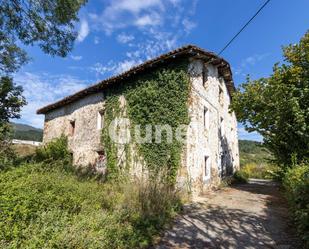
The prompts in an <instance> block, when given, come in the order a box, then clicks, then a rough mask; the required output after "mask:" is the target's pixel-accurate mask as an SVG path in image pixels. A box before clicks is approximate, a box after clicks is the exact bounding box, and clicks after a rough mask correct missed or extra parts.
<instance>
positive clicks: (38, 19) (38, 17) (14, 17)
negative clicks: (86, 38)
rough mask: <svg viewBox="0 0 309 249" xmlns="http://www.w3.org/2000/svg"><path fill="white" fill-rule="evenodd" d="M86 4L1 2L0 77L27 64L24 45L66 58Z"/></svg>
mask: <svg viewBox="0 0 309 249" xmlns="http://www.w3.org/2000/svg"><path fill="white" fill-rule="evenodd" d="M86 1H87V0H9V1H8V0H0V75H3V74H4V73H5V74H6V73H11V72H14V71H16V70H18V68H19V67H20V66H22V65H23V64H24V63H25V62H26V61H27V59H28V57H27V54H26V52H25V51H24V50H23V49H22V48H21V46H20V45H21V44H24V45H35V44H36V45H38V46H39V47H40V48H41V49H42V50H43V51H44V52H45V53H47V54H51V55H58V56H62V57H64V56H66V55H67V53H68V52H69V51H70V50H71V49H72V46H73V42H74V40H75V38H76V35H77V34H76V32H75V31H74V23H75V22H76V21H77V20H78V16H77V15H78V11H79V9H80V7H81V6H82V5H84V4H85V2H86Z"/></svg>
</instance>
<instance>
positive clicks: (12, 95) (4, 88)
mask: <svg viewBox="0 0 309 249" xmlns="http://www.w3.org/2000/svg"><path fill="white" fill-rule="evenodd" d="M22 92H23V89H22V87H21V86H15V85H14V84H13V80H12V78H9V77H1V78H0V126H1V125H2V124H4V123H8V122H9V119H11V118H19V117H20V110H21V108H22V107H23V106H24V105H25V104H26V100H25V98H24V97H23V96H22Z"/></svg>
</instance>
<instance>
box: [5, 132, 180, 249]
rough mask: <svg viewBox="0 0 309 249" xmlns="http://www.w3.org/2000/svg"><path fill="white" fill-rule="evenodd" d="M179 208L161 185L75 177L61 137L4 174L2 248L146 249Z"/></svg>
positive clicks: (170, 191)
mask: <svg viewBox="0 0 309 249" xmlns="http://www.w3.org/2000/svg"><path fill="white" fill-rule="evenodd" d="M180 208H181V202H180V197H179V194H178V193H177V192H176V191H175V190H174V189H173V188H170V187H169V186H166V185H164V184H162V183H161V182H160V181H159V180H154V179H153V180H152V181H148V180H134V181H133V180H126V181H123V182H117V183H114V182H105V183H103V182H100V181H97V180H95V179H93V178H89V177H88V178H87V179H85V178H83V177H81V176H80V174H76V170H75V169H74V168H73V167H72V166H71V165H70V154H69V153H68V152H67V150H66V139H65V138H64V137H62V138H60V139H58V140H56V141H53V142H52V143H51V144H49V145H47V146H45V147H43V148H40V149H38V150H37V153H36V156H35V157H34V161H33V162H32V163H22V164H20V165H18V166H16V167H11V168H8V169H6V170H3V171H0V248H74V249H78V248H144V247H148V246H149V245H150V244H151V243H152V240H153V238H154V236H155V235H157V234H158V233H159V231H160V230H161V229H162V228H163V226H164V225H165V224H166V223H168V221H169V220H170V219H171V218H172V217H173V216H174V215H175V214H176V212H177V211H179V210H180Z"/></svg>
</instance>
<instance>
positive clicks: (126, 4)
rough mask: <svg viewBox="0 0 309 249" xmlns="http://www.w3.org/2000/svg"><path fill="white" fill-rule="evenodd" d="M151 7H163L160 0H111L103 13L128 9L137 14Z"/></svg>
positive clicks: (114, 12) (112, 13)
mask: <svg viewBox="0 0 309 249" xmlns="http://www.w3.org/2000/svg"><path fill="white" fill-rule="evenodd" d="M153 7H155V8H159V9H163V4H162V2H161V0H118V1H112V2H111V4H110V5H109V6H108V7H107V8H106V9H105V13H106V14H111V15H114V14H117V13H119V12H123V11H128V12H131V13H132V14H139V13H140V12H141V11H142V10H145V9H146V10H147V9H149V8H153Z"/></svg>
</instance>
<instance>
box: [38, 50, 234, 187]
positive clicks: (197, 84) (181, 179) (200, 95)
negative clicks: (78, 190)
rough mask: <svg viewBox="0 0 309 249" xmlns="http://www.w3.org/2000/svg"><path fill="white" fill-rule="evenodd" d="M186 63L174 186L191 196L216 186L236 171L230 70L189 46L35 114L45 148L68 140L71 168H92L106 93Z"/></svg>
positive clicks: (97, 152) (100, 149)
mask: <svg viewBox="0 0 309 249" xmlns="http://www.w3.org/2000/svg"><path fill="white" fill-rule="evenodd" d="M180 59H182V60H185V61H186V63H187V64H186V65H187V73H188V76H189V79H190V99H191V101H190V102H189V103H188V113H189V117H190V124H189V128H188V131H187V136H186V141H185V144H184V149H183V153H182V155H181V156H182V165H181V168H180V170H179V174H178V178H177V180H178V183H179V184H187V183H188V182H189V183H190V187H191V188H192V189H193V190H194V191H195V190H196V191H201V190H203V189H205V188H207V187H209V186H212V185H217V184H218V183H219V182H220V180H221V179H222V178H223V177H225V176H228V175H231V174H232V173H233V172H234V171H235V169H237V168H238V167H239V151H238V137H237V120H236V116H235V114H234V113H233V112H229V105H230V103H231V101H232V99H231V94H232V92H233V91H234V90H235V88H234V84H233V79H232V72H231V68H230V65H229V63H228V62H227V61H225V60H224V59H223V58H220V57H218V56H217V55H216V54H214V53H211V52H208V51H205V50H203V49H201V48H198V47H196V46H193V45H188V46H184V47H181V48H179V49H176V50H173V51H171V52H169V53H166V54H163V55H161V56H159V57H157V58H154V59H152V60H149V61H146V62H144V63H143V64H141V65H139V66H136V67H134V68H132V69H130V70H128V71H126V72H124V73H121V74H119V75H117V76H114V77H111V78H108V79H106V80H103V81H101V82H99V83H97V84H95V85H92V86H90V87H88V88H86V89H84V90H81V91H79V92H77V93H75V94H73V95H70V96H68V97H65V98H64V99H62V100H60V101H57V102H55V103H53V104H50V105H48V106H45V107H43V108H41V109H39V110H38V111H37V113H38V114H44V115H45V123H44V137H43V142H44V143H46V142H48V141H50V140H52V139H54V138H56V137H59V136H61V135H62V134H64V135H66V136H67V137H68V141H69V149H70V150H71V151H72V154H73V163H74V164H75V165H89V164H95V163H96V162H97V160H98V158H100V156H102V153H104V148H103V147H104V146H103V145H102V142H101V134H102V129H105V128H106V127H103V123H104V102H105V95H104V93H105V91H106V89H108V88H109V87H111V86H115V85H116V84H117V83H119V82H124V83H125V82H126V81H129V80H132V79H133V80H134V79H135V78H136V77H138V76H139V75H142V74H145V73H146V72H149V71H151V70H155V69H156V68H161V67H165V66H166V65H169V64H173V63H177V61H179V60H180Z"/></svg>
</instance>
